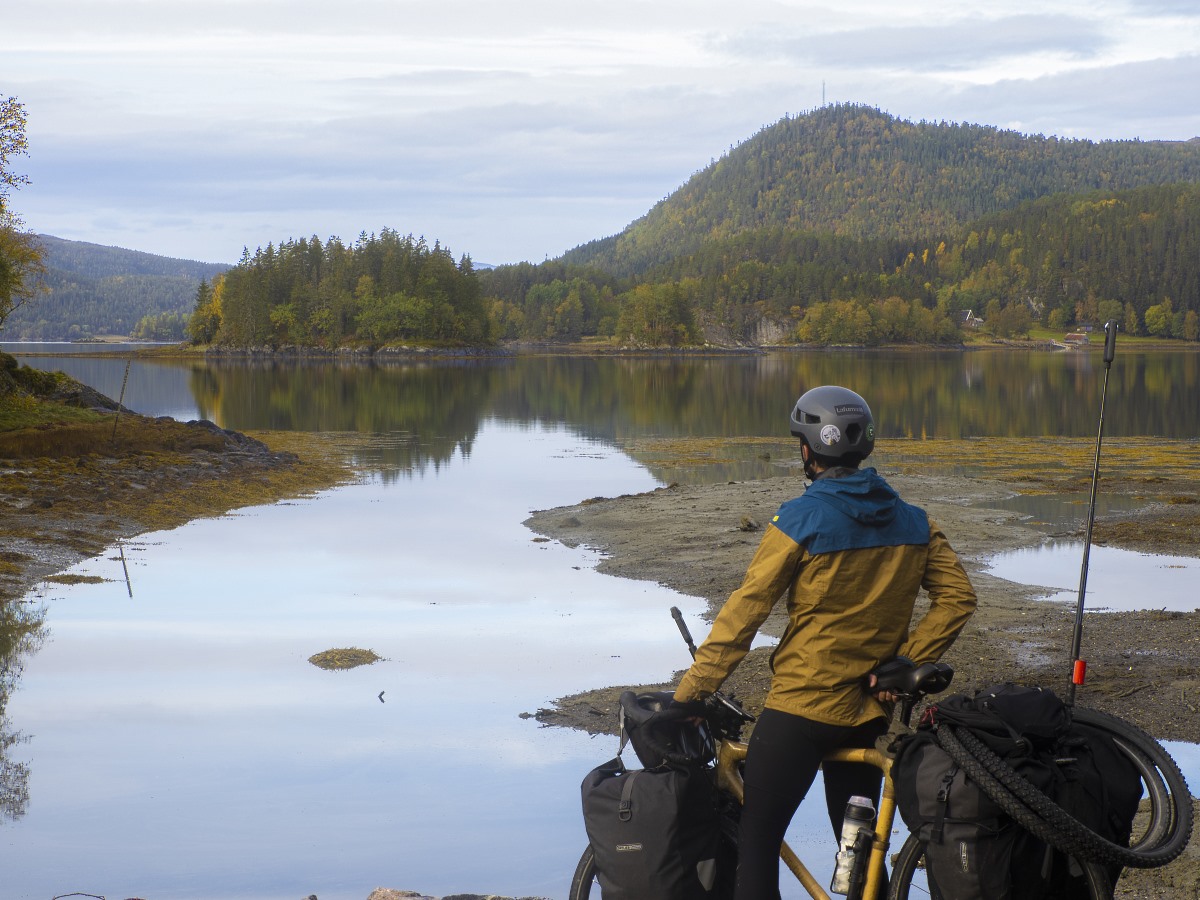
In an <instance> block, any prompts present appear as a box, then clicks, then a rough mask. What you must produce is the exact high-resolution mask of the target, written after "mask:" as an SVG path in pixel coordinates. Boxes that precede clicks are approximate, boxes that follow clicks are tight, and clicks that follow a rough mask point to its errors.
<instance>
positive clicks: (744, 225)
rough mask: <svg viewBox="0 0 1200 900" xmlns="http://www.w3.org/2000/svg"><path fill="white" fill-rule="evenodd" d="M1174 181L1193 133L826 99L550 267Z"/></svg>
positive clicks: (633, 259) (941, 226)
mask: <svg viewBox="0 0 1200 900" xmlns="http://www.w3.org/2000/svg"><path fill="white" fill-rule="evenodd" d="M1178 182H1200V140H1192V141H1187V142H1142V141H1104V142H1101V143H1095V142H1092V141H1084V140H1063V139H1059V138H1054V137H1041V136H1028V135H1023V134H1020V133H1018V132H1014V131H1005V130H1002V129H999V128H994V127H989V126H983V125H968V124H949V123H929V122H920V123H913V122H908V121H904V120H901V119H897V118H895V117H893V116H890V115H887V114H886V113H883V112H880V111H879V110H876V109H872V108H868V107H863V106H852V105H843V106H827V107H822V108H821V109H818V110H816V111H814V112H812V113H809V114H806V115H802V116H798V117H794V118H792V117H789V118H785V119H783V120H782V121H780V122H778V123H776V124H775V125H772V126H769V127H767V128H764V129H763V130H762V131H760V132H759V133H758V134H756V135H755V136H754V137H752V138H750V139H749V140H747V141H746V142H745V143H743V144H741V145H739V146H737V147H736V148H734V149H732V150H730V151H729V153H728V154H726V155H725V156H723V157H722V158H721V159H720V160H717V161H714V162H712V163H711V164H710V165H709V166H708V167H706V168H705V169H703V170H702V171H699V172H697V173H696V174H695V175H693V176H692V177H691V179H689V180H688V182H687V183H686V184H684V185H683V187H681V188H679V189H678V190H677V191H675V192H674V193H673V194H671V195H670V196H669V197H668V198H666V199H665V200H663V201H661V202H659V203H658V204H656V205H655V206H654V208H653V209H651V210H650V212H649V213H647V214H646V215H645V216H643V217H642V218H640V219H638V220H636V221H635V222H633V223H632V224H630V225H629V226H628V227H627V228H626V229H625V230H624V231H622V232H621V233H620V234H618V235H614V236H612V237H608V238H604V239H602V240H597V241H593V242H591V243H588V244H584V245H583V246H581V247H577V248H575V249H574V250H571V251H570V252H568V253H567V254H565V255H564V256H563V257H562V262H563V263H566V264H569V265H586V266H594V267H596V268H599V269H603V270H604V271H606V272H608V273H610V274H614V275H619V276H629V275H638V274H641V273H643V272H645V271H647V270H648V269H650V268H652V267H654V266H657V265H662V264H664V263H668V262H669V261H670V260H672V259H673V258H675V257H677V256H680V255H683V254H688V253H693V252H695V251H696V250H697V249H698V248H700V247H701V246H702V245H703V244H705V243H706V242H709V241H712V240H721V239H727V238H730V237H733V236H736V235H738V234H741V233H743V232H746V231H750V230H753V229H759V228H764V227H765V228H773V227H779V228H785V229H787V230H789V231H806V232H824V233H828V234H832V235H836V236H841V237H848V238H854V239H858V240H870V239H902V240H911V239H912V238H913V237H914V236H915V235H922V236H928V237H934V236H946V237H953V236H955V235H956V234H957V233H958V232H959V231H961V230H962V229H963V228H964V227H965V226H967V225H968V224H969V223H971V222H973V221H975V220H977V219H980V218H982V217H985V216H989V215H992V214H995V213H998V212H1002V211H1004V210H1009V209H1013V208H1015V207H1017V206H1019V205H1020V204H1022V203H1025V202H1028V201H1031V200H1036V199H1038V198H1041V197H1045V196H1048V195H1051V194H1060V193H1070V194H1078V193H1084V192H1089V191H1094V190H1110V191H1121V190H1127V189H1130V188H1135V187H1139V186H1143V185H1153V184H1167V183H1178Z"/></svg>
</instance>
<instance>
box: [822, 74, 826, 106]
mask: <svg viewBox="0 0 1200 900" xmlns="http://www.w3.org/2000/svg"><path fill="white" fill-rule="evenodd" d="M821 105H822V106H824V105H825V82H824V80H822V81H821Z"/></svg>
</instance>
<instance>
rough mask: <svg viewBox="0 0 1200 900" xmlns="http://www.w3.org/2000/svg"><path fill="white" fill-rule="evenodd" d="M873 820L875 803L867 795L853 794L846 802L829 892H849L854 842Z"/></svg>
mask: <svg viewBox="0 0 1200 900" xmlns="http://www.w3.org/2000/svg"><path fill="white" fill-rule="evenodd" d="M874 821H875V805H874V804H873V803H871V801H870V799H869V798H867V797H859V796H857V795H856V796H854V797H851V798H850V802H849V803H847V804H846V817H845V818H844V819H843V820H842V839H841V841H840V842H839V843H838V854H837V865H836V866H835V867H834V870H833V881H831V882H830V883H829V892H830V893H831V894H848V893H850V872H851V871H852V870H853V869H854V857H855V852H854V843H855V841H857V840H858V833H859V832H860V831H862V830H863V829H864V828H865V829H867V830H870V829H871V823H873V822H874Z"/></svg>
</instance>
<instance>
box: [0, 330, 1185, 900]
mask: <svg viewBox="0 0 1200 900" xmlns="http://www.w3.org/2000/svg"><path fill="white" fill-rule="evenodd" d="M39 349H42V350H44V349H46V348H44V347H42V348H39ZM1198 359H1200V357H1198V356H1197V355H1196V354H1190V353H1158V354H1133V353H1128V354H1123V355H1121V356H1119V357H1118V362H1117V364H1115V365H1114V369H1113V375H1112V380H1111V381H1110V388H1109V408H1108V410H1107V412H1106V422H1105V427H1106V434H1114V435H1119V434H1126V435H1143V434H1154V435H1162V436H1166V437H1173V438H1194V437H1196V436H1197V434H1200V422H1198V417H1200V405H1198V404H1196V403H1195V399H1194V398H1195V397H1196V395H1197V387H1200V384H1198V382H1200V374H1198V367H1197V360H1198ZM25 361H26V362H27V363H28V364H30V365H35V366H38V367H41V368H60V369H64V370H66V371H68V372H70V373H71V374H73V375H75V376H76V377H78V378H80V379H81V380H83V381H86V382H88V383H90V384H92V385H94V386H96V387H97V388H99V389H100V390H102V391H103V392H105V393H107V394H109V395H110V396H114V397H115V396H117V395H118V394H119V393H120V391H121V385H122V382H123V381H124V380H125V372H126V362H125V360H123V359H121V358H105V359H100V358H51V357H41V358H28V359H26V360H25ZM1095 362H1096V358H1095V357H1090V356H1086V355H1083V354H1075V353H1071V354H1067V353H1062V354H1025V353H1021V354H1005V353H991V352H987V353H972V354H956V353H930V354H919V355H917V354H889V353H802V354H774V355H770V356H760V357H738V358H722V359H697V360H685V359H674V360H668V359H642V360H629V359H622V360H583V359H577V360H555V359H521V360H507V361H493V362H487V363H473V362H463V363H421V364H401V363H395V364H389V365H380V366H351V365H347V366H338V365H296V364H280V363H254V364H251V363H241V364H224V365H206V364H204V363H201V362H197V363H188V364H180V363H167V362H142V361H137V362H133V363H132V364H131V365H130V366H129V373H128V380H127V382H126V386H125V402H126V404H127V405H128V406H130V407H131V408H133V409H136V410H138V411H139V412H143V413H147V414H152V415H171V416H175V417H177V418H181V419H191V418H208V419H212V420H213V421H216V422H217V423H218V424H220V425H222V426H223V427H227V428H236V429H253V428H281V429H301V430H320V431H327V432H346V433H351V434H358V435H368V436H370V440H369V441H367V442H366V444H365V446H364V445H363V442H362V441H361V439H359V440H355V442H354V446H355V454H356V460H357V464H358V466H359V468H360V470H361V472H362V474H363V480H362V482H361V483H359V484H355V485H351V486H348V487H344V488H339V489H337V490H333V491H329V492H326V493H325V494H322V495H321V496H318V497H315V498H312V499H308V500H302V501H295V502H290V503H285V504H280V505H276V506H271V507H260V508H254V509H251V510H244V511H241V512H240V513H238V514H236V515H232V516H226V517H223V518H221V519H215V520H206V521H199V522H193V523H191V524H189V525H187V526H184V527H183V528H179V529H176V530H173V531H170V532H162V533H156V534H151V535H144V536H142V537H141V538H139V539H138V540H137V541H135V542H132V543H130V544H127V545H126V546H125V547H124V548H120V549H122V550H123V553H124V557H125V559H126V561H127V565H128V571H129V583H128V586H127V584H126V582H125V574H124V573H125V570H124V569H123V567H122V563H121V557H120V553H119V552H118V548H114V549H113V550H112V551H110V552H109V553H106V554H105V555H104V556H103V557H100V558H97V559H94V560H90V561H88V562H85V563H83V564H82V565H80V566H78V567H76V569H75V570H73V571H76V572H78V573H80V574H92V575H99V576H101V577H104V578H106V579H110V580H109V581H106V582H105V583H103V584H99V585H80V586H75V587H63V586H58V585H44V586H43V587H42V588H40V589H39V590H38V591H36V592H35V593H34V595H33V596H32V597H31V598H29V599H30V601H31V603H29V604H27V605H26V607H25V608H26V610H28V611H33V612H36V611H37V610H39V609H41V610H44V632H45V634H44V640H43V644H42V646H41V649H40V650H37V652H28V653H24V654H17V655H16V658H15V659H10V664H11V663H13V662H16V663H17V664H21V665H23V667H24V672H23V674H22V675H21V677H20V681H19V683H18V686H17V688H16V689H15V690H14V691H13V692H12V693H11V696H10V697H9V698H8V706H7V721H6V722H5V723H4V735H7V736H12V735H19V736H23V737H24V738H25V741H24V742H20V743H13V744H12V745H11V746H9V747H8V749H7V756H8V759H9V761H10V762H13V763H17V764H19V765H23V766H25V767H27V771H28V785H27V796H26V797H24V798H21V797H18V798H17V801H18V803H17V805H18V806H19V807H20V808H21V810H22V811H23V815H22V816H21V817H20V818H18V819H16V820H15V821H8V822H4V823H2V824H0V847H2V850H0V858H2V860H3V861H4V863H5V878H4V883H5V890H4V895H5V897H14V898H25V897H28V898H45V900H48V898H50V897H52V896H54V895H56V894H63V893H67V892H70V891H84V892H88V893H92V894H104V895H106V896H110V897H113V896H121V897H125V896H143V897H152V898H173V897H179V898H195V897H221V898H226V897H228V898H255V900H259V898H261V900H266V898H289V900H294V898H296V897H300V896H307V895H309V894H311V893H315V894H317V896H319V897H320V898H321V900H330V898H347V900H361V898H365V897H366V895H367V894H368V893H369V892H370V891H371V889H372V888H374V887H376V886H379V885H386V886H391V887H397V888H410V889H418V890H422V891H426V892H429V893H433V894H448V893H455V892H468V891H470V892H483V891H496V892H500V893H504V894H508V895H511V896H523V895H544V896H548V897H555V898H558V897H564V896H565V894H566V889H567V884H568V881H569V878H570V875H571V871H572V869H573V866H574V862H575V859H576V858H577V856H578V853H579V850H580V849H581V847H582V845H583V843H584V841H585V838H584V836H583V830H582V824H581V821H580V816H579V808H578V785H579V781H580V780H581V779H582V777H583V775H584V774H585V773H586V771H587V770H588V769H589V768H591V767H592V766H594V765H596V764H598V763H600V762H603V761H604V760H606V759H608V758H609V757H610V756H611V755H612V754H613V752H614V750H615V740H613V739H611V738H597V739H590V738H588V737H586V736H584V735H579V734H575V733H572V732H567V731H563V730H560V729H542V728H539V727H538V726H537V724H536V723H535V722H534V721H532V720H526V719H521V718H519V715H520V714H521V713H523V712H532V711H534V710H536V709H537V708H538V707H539V706H545V705H547V704H548V703H549V702H550V701H551V700H552V699H553V698H555V697H557V696H561V695H562V694H565V693H568V692H571V691H574V690H578V689H583V688H587V687H595V686H597V685H601V684H614V683H631V682H639V681H652V680H658V679H663V678H665V677H667V675H668V674H669V672H670V671H671V670H672V669H675V668H680V667H682V666H683V665H685V663H686V650H685V649H684V648H683V647H682V644H681V642H680V641H679V638H678V635H677V634H676V632H675V629H674V625H673V623H672V622H671V621H670V618H669V616H668V614H667V609H668V607H669V606H670V605H672V604H676V605H680V606H682V607H683V608H684V609H685V611H687V612H688V614H689V616H690V617H691V620H692V627H693V630H694V631H695V632H696V633H697V634H703V633H704V632H705V631H706V627H705V626H704V625H703V624H701V623H700V622H699V621H698V614H699V610H700V604H699V603H697V602H696V601H692V600H689V599H688V598H683V597H680V596H678V595H675V594H673V593H672V592H669V591H666V590H665V589H662V588H661V587H658V586H655V585H649V584H645V583H637V582H629V581H622V580H619V579H613V578H608V577H604V576H600V575H598V574H596V573H595V572H594V571H593V570H592V567H593V565H594V563H595V556H594V554H592V553H590V552H588V551H585V550H579V551H572V550H568V549H566V548H564V547H562V546H560V545H557V544H554V543H539V542H534V541H533V540H532V538H533V535H532V534H531V533H530V532H529V531H528V530H526V529H525V528H524V527H523V526H522V525H521V524H520V523H521V521H522V520H523V519H524V518H525V517H526V516H527V515H528V513H529V512H530V511H531V510H533V509H538V508H547V507H551V506H557V505H561V504H567V503H572V502H576V501H578V500H579V499H582V498H585V497H590V496H596V495H610V496H611V495H615V494H620V493H628V492H634V491H641V490H647V489H649V488H652V487H654V486H656V485H657V484H659V483H661V482H660V480H659V478H660V473H656V472H653V471H650V470H648V469H646V468H645V467H644V466H642V465H639V464H637V463H635V462H634V461H633V460H632V459H630V458H629V457H628V456H627V455H626V454H624V453H623V452H622V451H621V448H622V447H623V446H625V444H626V442H627V441H629V440H632V439H636V438H638V437H642V436H675V435H696V436H727V435H773V434H781V432H782V431H783V429H782V428H780V424H781V422H782V417H783V415H785V414H786V411H787V409H788V407H789V405H790V403H791V402H792V400H794V398H795V396H796V395H797V393H798V392H799V391H800V390H801V389H803V388H805V387H808V386H812V385H815V384H818V383H826V382H833V383H843V384H849V385H852V386H858V387H859V389H860V390H862V391H863V392H864V393H866V394H867V395H868V396H869V397H870V398H871V400H872V405H873V408H874V409H875V411H876V413H877V414H878V416H879V418H880V431H881V434H883V435H884V436H885V437H886V436H896V435H913V436H928V437H958V436H968V435H970V436H983V435H1031V436H1039V435H1042V434H1051V435H1074V436H1081V437H1086V436H1092V435H1094V432H1095V419H1096V416H1097V414H1098V409H1099V389H1100V378H1101V374H1102V369H1101V368H1100V367H1098V366H1096V365H1095ZM772 465H773V464H772V463H771V462H769V461H764V460H761V459H758V458H757V457H756V456H752V455H748V457H747V458H746V459H745V460H740V461H737V462H736V463H734V464H732V465H731V466H730V467H727V468H723V469H718V468H716V467H714V468H713V469H711V470H709V471H708V474H707V475H700V476H697V477H716V478H721V479H724V478H727V477H739V478H740V477H750V476H754V475H764V474H770V473H771V472H772V471H773V469H772ZM1073 572H1074V576H1075V577H1077V575H1078V562H1077V561H1076V562H1074V563H1073ZM1089 583H1090V582H1089ZM130 589H131V590H132V594H133V596H132V597H130V596H129V593H130ZM350 645H356V646H362V647H370V648H372V649H374V650H375V651H376V652H377V653H379V654H380V655H382V656H384V657H385V660H384V661H383V662H380V663H378V664H376V665H374V666H370V667H364V668H360V669H356V670H353V671H350V672H324V671H322V670H319V669H317V668H315V667H313V666H311V665H310V664H309V663H308V662H307V658H308V657H309V656H310V655H311V654H313V653H316V652H318V651H320V650H323V649H327V648H329V647H334V646H350ZM381 691H382V692H383V693H382V700H381V699H380V692H381ZM4 735H0V736H4ZM821 817H822V816H821V814H820V813H819V812H818V813H817V814H815V815H808V816H802V817H801V818H800V820H799V821H798V822H797V823H796V826H795V827H794V829H793V833H792V837H793V839H795V840H797V841H798V842H799V843H800V844H801V845H804V846H810V845H813V844H815V845H817V846H818V848H819V849H818V850H816V851H815V854H806V855H808V856H811V857H812V859H813V861H814V862H816V863H818V864H817V865H815V866H814V869H815V871H816V872H817V874H818V877H819V878H821V879H825V878H827V877H828V868H829V865H828V864H827V863H826V857H831V853H828V852H827V850H828V849H829V848H828V847H827V846H826V845H827V844H830V843H831V842H829V841H827V840H826V835H825V831H826V830H827V828H828V826H827V824H825V823H823V822H822V821H821ZM828 862H831V859H830V860H828Z"/></svg>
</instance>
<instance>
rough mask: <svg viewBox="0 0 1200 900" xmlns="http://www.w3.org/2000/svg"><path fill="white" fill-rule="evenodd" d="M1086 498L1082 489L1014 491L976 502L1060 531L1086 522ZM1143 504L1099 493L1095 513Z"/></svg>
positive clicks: (1106, 514) (1101, 514)
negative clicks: (1000, 496)
mask: <svg viewBox="0 0 1200 900" xmlns="http://www.w3.org/2000/svg"><path fill="white" fill-rule="evenodd" d="M1089 499H1090V494H1088V493H1086V492H1082V491H1080V492H1077V493H1073V494H1017V495H1016V496H1015V497H1009V498H1007V499H1005V500H988V501H985V502H982V503H978V504H976V505H977V506H982V507H987V508H988V509H1003V510H1008V511H1009V512H1015V513H1020V514H1021V515H1022V516H1024V517H1025V519H1026V520H1027V523H1028V524H1030V525H1033V526H1035V527H1037V528H1045V529H1048V530H1052V531H1059V530H1061V529H1063V528H1074V527H1076V526H1078V527H1081V528H1082V527H1084V526H1085V525H1086V523H1087V515H1088V501H1089ZM1144 505H1145V501H1143V500H1138V499H1137V498H1135V497H1126V496H1123V495H1120V494H1116V495H1111V494H1110V495H1104V494H1098V495H1097V496H1096V515H1097V516H1099V517H1101V518H1103V517H1104V516H1108V515H1112V514H1115V513H1124V512H1133V511H1135V510H1138V509H1140V508H1141V507H1142V506H1144ZM1080 552H1082V550H1081V551H1080ZM1076 590H1078V587H1077V588H1076Z"/></svg>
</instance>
